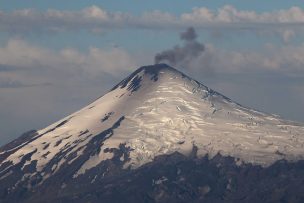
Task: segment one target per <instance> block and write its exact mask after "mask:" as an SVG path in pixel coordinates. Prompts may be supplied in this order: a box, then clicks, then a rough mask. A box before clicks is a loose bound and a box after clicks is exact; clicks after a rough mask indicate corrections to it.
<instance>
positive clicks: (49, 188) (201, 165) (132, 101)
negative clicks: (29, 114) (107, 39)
mask: <svg viewBox="0 0 304 203" xmlns="http://www.w3.org/2000/svg"><path fill="white" fill-rule="evenodd" d="M303 144H304V125H303V124H298V123H295V122H291V121H286V120H283V119H281V118H280V117H279V116H276V115H271V114H266V113H262V112H259V111H256V110H253V109H250V108H246V107H243V106H241V105H240V104H238V103H236V102H234V101H232V100H230V99H229V98H227V97H225V96H223V95H221V94H220V93H218V92H215V91H213V90H212V89H210V88H208V87H206V86H204V85H202V84H201V83H199V82H197V81H195V80H193V79H191V78H190V77H188V76H186V75H184V74H183V73H181V72H179V71H177V70H176V69H174V68H172V67H169V66H167V65H165V64H157V65H153V66H144V67H141V68H139V69H137V70H136V71H135V72H134V73H132V74H131V75H130V76H128V77H127V78H126V79H124V80H123V81H121V82H120V83H119V84H117V85H116V86H115V87H114V88H113V89H112V90H111V91H109V92H108V93H107V94H105V95H104V96H102V97H100V98H98V99H97V100H96V101H94V102H93V103H91V104H89V105H88V106H86V107H84V108H82V109H81V110H79V111H77V112H75V113H73V114H71V115H69V116H67V117H66V118H63V119H62V120H60V121H58V122H56V123H54V124H52V125H50V126H48V127H46V128H45V129H42V130H38V131H31V132H28V133H25V134H24V135H22V136H21V137H19V138H18V139H16V140H14V141H13V142H11V143H9V144H7V145H5V146H3V147H2V148H0V181H1V182H0V202H102V201H103V202H121V201H124V202H278V201H285V202H289V201H293V202H301V200H303V198H304V196H303V192H301V191H304V186H303V185H304V184H303V181H304V175H303V174H304V162H303V161H302V160H303V159H304V148H303Z"/></svg>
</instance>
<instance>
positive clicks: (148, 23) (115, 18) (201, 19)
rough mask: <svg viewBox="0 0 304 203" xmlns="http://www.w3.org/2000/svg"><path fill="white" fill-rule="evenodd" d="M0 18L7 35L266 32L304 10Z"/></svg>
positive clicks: (95, 11)
mask: <svg viewBox="0 0 304 203" xmlns="http://www.w3.org/2000/svg"><path fill="white" fill-rule="evenodd" d="M0 19H1V20H0V30H2V31H8V32H38V31H40V32H41V31H43V32H50V31H69V30H88V31H95V30H100V29H101V30H102V29H113V28H148V29H161V28H167V29H172V28H185V27H188V26H189V25H192V26H195V27H197V28H208V27H222V26H224V27H225V26H226V27H227V26H228V27H229V26H232V27H234V28H238V27H253V28H263V29H266V28H267V26H269V27H272V28H273V27H276V26H280V27H282V26H292V27H298V26H299V25H301V26H302V25H303V23H304V10H303V9H302V8H300V7H291V8H289V9H285V10H275V11H269V12H263V13H257V12H256V11H250V10H238V9H236V8H235V7H233V6H230V5H226V6H223V7H222V8H219V9H217V10H211V9H209V8H206V7H197V8H193V10H192V11H191V12H188V13H182V14H180V15H175V14H172V13H168V12H163V11H159V10H156V11H149V12H144V13H143V14H142V15H139V16H135V15H133V14H130V13H123V12H109V11H107V10H105V9H103V8H101V7H98V6H94V5H93V6H90V7H87V8H84V9H82V10H73V11H72V10H55V9H49V10H47V11H39V10H34V9H21V10H15V11H12V12H6V11H0ZM265 25H267V26H265ZM287 35H288V36H290V34H285V36H287ZM288 36H287V38H288Z"/></svg>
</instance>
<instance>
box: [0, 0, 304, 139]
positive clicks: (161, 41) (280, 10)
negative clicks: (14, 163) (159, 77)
mask: <svg viewBox="0 0 304 203" xmlns="http://www.w3.org/2000/svg"><path fill="white" fill-rule="evenodd" d="M0 14H1V15H0V18H1V19H0V129H1V130H2V131H1V132H0V138H2V139H1V140H2V141H0V144H3V143H5V142H7V141H9V140H12V139H13V138H15V137H16V136H19V135H20V134H21V133H23V132H24V131H27V130H30V129H39V128H43V127H45V126H47V125H49V124H51V123H52V122H54V121H56V120H58V119H60V118H62V117H63V116H66V115H67V114H69V113H72V112H73V111H76V110H78V109H79V108H81V107H82V106H84V105H86V104H87V103H88V102H90V101H92V100H93V99H94V98H97V97H99V96H100V95H102V94H104V93H105V92H106V91H107V90H108V89H109V88H111V87H112V86H113V85H114V84H116V83H117V82H119V81H120V80H121V79H123V78H124V77H125V76H126V75H127V74H129V73H130V72H132V71H133V70H134V69H135V68H137V67H139V66H141V65H147V64H152V63H154V57H155V55H156V54H157V53H162V52H163V51H166V50H167V51H168V50H169V51H174V47H176V46H179V47H184V46H186V43H187V42H185V41H182V40H181V39H180V33H182V32H185V30H187V29H188V28H189V27H193V28H194V30H195V32H196V34H197V36H198V37H197V38H196V39H194V40H195V42H196V43H198V44H200V45H202V46H203V47H204V48H205V49H204V51H201V52H199V53H198V55H196V56H190V55H187V53H185V54H186V56H187V57H190V58H191V62H190V63H188V62H187V63H186V62H185V61H180V63H177V64H174V65H175V67H176V68H177V69H179V70H181V71H183V72H185V73H187V74H188V75H189V76H191V77H194V78H195V79H197V80H199V81H201V82H202V83H204V84H206V85H208V86H209V87H211V88H213V89H215V90H218V91H220V92H221V93H223V94H224V95H226V96H228V97H230V98H232V99H233V100H235V101H237V102H239V103H241V104H243V105H245V106H249V107H252V108H255V109H259V110H262V111H266V112H269V113H275V114H279V115H281V116H283V117H284V118H287V119H291V120H297V121H300V122H304V109H303V108H302V107H303V104H304V59H303V58H304V57H303V56H304V43H303V36H304V35H303V33H304V26H303V25H304V2H303V1H300V0H289V1H286V0H268V1H264V2H262V3H261V1H256V0H255V1H253V0H246V1H244V0H234V1H222V0H175V1H164V0H155V1H144V0H121V1H80V0H67V1H59V0H54V1H36V0H32V1H28V0H25V1H19V0H11V1H9V2H8V1H0ZM164 62H167V63H169V64H170V61H164ZM171 65H172V64H171ZM1 142H2V143H1Z"/></svg>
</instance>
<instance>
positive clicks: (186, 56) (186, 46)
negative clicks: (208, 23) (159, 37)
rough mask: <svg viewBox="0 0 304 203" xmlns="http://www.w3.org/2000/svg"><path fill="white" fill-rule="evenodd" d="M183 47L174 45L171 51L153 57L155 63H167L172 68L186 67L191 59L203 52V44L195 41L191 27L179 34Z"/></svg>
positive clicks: (194, 34) (193, 30)
mask: <svg viewBox="0 0 304 203" xmlns="http://www.w3.org/2000/svg"><path fill="white" fill-rule="evenodd" d="M180 39H181V40H182V41H183V46H179V45H176V46H174V47H173V48H172V49H168V50H165V51H162V52H160V53H158V54H156V56H155V57H154V61H155V63H156V64H157V63H162V62H165V63H169V64H170V65H172V66H181V67H186V66H187V65H188V64H190V62H191V61H192V60H193V59H196V58H197V57H199V56H200V55H201V54H202V53H203V52H204V50H205V46H204V44H202V43H200V42H198V41H197V34H196V32H195V29H194V28H193V27H190V28H188V29H187V30H186V31H185V32H182V33H181V34H180Z"/></svg>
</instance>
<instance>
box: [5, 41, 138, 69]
mask: <svg viewBox="0 0 304 203" xmlns="http://www.w3.org/2000/svg"><path fill="white" fill-rule="evenodd" d="M0 64H1V65H6V66H8V67H19V69H18V70H22V69H24V70H25V69H33V68H34V69H35V71H37V70H39V69H40V70H41V69H45V70H47V71H49V70H54V71H60V72H73V71H75V72H76V73H79V72H83V73H86V74H87V75H95V74H96V73H107V74H110V75H115V74H117V72H121V71H126V70H130V68H132V66H134V65H135V60H134V59H133V58H132V56H131V55H129V54H128V53H127V52H126V51H125V50H123V49H121V48H110V49H108V50H103V49H99V48H96V47H89V48H88V50H87V51H86V52H80V51H79V50H77V49H72V48H64V49H62V50H59V51H54V50H51V49H48V48H42V47H38V46H35V45H33V44H30V43H28V42H26V41H24V40H20V39H10V40H9V41H8V42H7V44H6V45H5V46H3V47H0Z"/></svg>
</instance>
